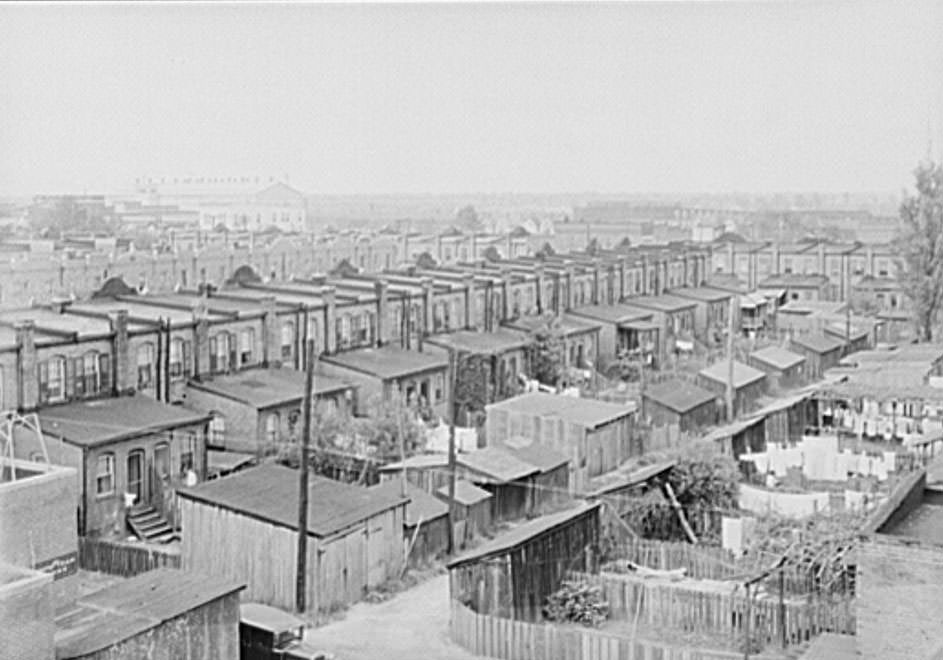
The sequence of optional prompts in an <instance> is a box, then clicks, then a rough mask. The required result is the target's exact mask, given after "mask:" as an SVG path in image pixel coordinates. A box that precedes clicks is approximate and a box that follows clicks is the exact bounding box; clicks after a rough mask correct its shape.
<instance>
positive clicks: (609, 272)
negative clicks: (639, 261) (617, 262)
mask: <svg viewBox="0 0 943 660" xmlns="http://www.w3.org/2000/svg"><path fill="white" fill-rule="evenodd" d="M615 280H616V271H615V268H612V267H609V268H607V269H606V304H607V305H612V304H613V303H615V301H616V300H615V297H616V296H615V292H616V283H615Z"/></svg>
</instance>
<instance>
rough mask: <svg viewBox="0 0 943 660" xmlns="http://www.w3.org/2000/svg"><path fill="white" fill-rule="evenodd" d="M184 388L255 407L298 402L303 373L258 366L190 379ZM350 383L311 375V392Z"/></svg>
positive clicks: (330, 391) (333, 390)
mask: <svg viewBox="0 0 943 660" xmlns="http://www.w3.org/2000/svg"><path fill="white" fill-rule="evenodd" d="M187 387H190V388H193V389H196V390H203V391H204V392H209V393H210V394H215V395H217V396H221V397H224V398H226V399H231V400H233V401H238V402H239V403H244V404H246V405H248V406H252V407H253V408H256V409H258V410H263V409H265V408H271V407H273V406H280V405H286V404H290V403H295V402H298V403H300V402H301V400H302V399H303V398H304V397H303V395H304V387H305V374H304V372H301V371H296V370H294V369H285V368H277V367H271V368H258V369H249V370H247V371H239V372H236V373H232V374H226V375H221V376H214V377H213V378H212V380H202V381H196V380H191V381H190V382H189V383H187ZM353 387H354V386H353V385H351V384H350V383H348V382H346V381H344V380H342V379H339V378H334V377H332V376H325V375H324V374H315V376H314V392H315V395H321V394H334V393H336V392H341V391H343V390H349V389H353Z"/></svg>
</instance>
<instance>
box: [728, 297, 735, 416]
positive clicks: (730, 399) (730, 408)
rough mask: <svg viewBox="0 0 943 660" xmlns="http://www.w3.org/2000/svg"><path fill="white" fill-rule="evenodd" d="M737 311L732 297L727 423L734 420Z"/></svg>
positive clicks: (729, 312) (729, 331) (729, 322)
mask: <svg viewBox="0 0 943 660" xmlns="http://www.w3.org/2000/svg"><path fill="white" fill-rule="evenodd" d="M735 311H736V296H730V309H729V310H728V312H727V316H728V317H729V318H728V319H727V421H728V422H732V421H733V418H734V386H733V375H734V370H733V335H734V328H735V326H734V312H735Z"/></svg>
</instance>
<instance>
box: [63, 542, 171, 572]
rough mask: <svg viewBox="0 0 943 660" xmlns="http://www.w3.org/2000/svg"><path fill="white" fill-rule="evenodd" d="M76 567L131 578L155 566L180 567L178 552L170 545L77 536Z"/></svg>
mask: <svg viewBox="0 0 943 660" xmlns="http://www.w3.org/2000/svg"><path fill="white" fill-rule="evenodd" d="M79 568H82V569H83V570H86V571H97V572H100V573H108V574H110V575H120V576H122V577H132V576H134V575H138V574H139V573H144V572H146V571H150V570H153V569H155V568H180V553H179V552H175V551H173V550H171V549H170V548H158V547H154V546H141V545H134V544H131V543H120V542H117V541H106V540H103V539H94V538H89V537H79Z"/></svg>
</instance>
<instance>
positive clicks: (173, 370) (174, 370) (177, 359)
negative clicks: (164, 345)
mask: <svg viewBox="0 0 943 660" xmlns="http://www.w3.org/2000/svg"><path fill="white" fill-rule="evenodd" d="M170 377H171V378H172V379H174V380H177V379H179V378H182V377H183V339H181V338H180V337H175V338H174V339H172V340H171V341H170Z"/></svg>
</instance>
